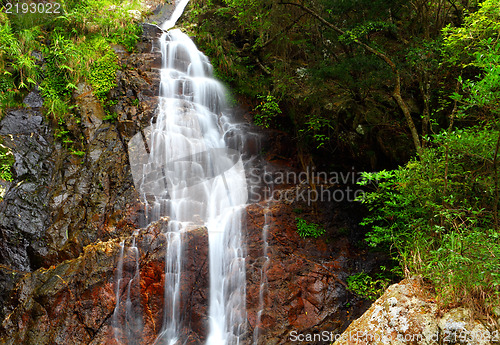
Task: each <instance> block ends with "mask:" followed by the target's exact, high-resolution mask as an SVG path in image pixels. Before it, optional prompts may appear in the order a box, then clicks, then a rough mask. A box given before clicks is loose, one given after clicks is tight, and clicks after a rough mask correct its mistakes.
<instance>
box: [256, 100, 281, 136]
mask: <svg viewBox="0 0 500 345" xmlns="http://www.w3.org/2000/svg"><path fill="white" fill-rule="evenodd" d="M258 98H259V99H260V100H261V101H260V104H259V105H258V106H256V107H255V109H254V110H255V111H257V113H255V115H254V118H253V120H254V122H255V124H256V125H258V126H262V127H264V128H269V127H270V126H271V123H272V122H273V120H274V119H275V117H276V116H278V115H279V114H281V109H280V106H279V104H278V100H277V99H276V97H274V96H271V95H267V96H262V95H260V96H258Z"/></svg>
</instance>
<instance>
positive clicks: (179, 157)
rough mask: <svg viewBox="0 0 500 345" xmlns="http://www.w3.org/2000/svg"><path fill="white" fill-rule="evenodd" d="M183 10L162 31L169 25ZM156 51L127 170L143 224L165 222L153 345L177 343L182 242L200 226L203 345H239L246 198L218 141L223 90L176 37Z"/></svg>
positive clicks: (233, 158) (239, 174) (231, 157)
mask: <svg viewBox="0 0 500 345" xmlns="http://www.w3.org/2000/svg"><path fill="white" fill-rule="evenodd" d="M187 2H188V1H182V2H181V3H180V4H179V5H178V7H177V8H176V10H175V11H174V14H173V16H172V18H171V19H170V20H169V21H167V22H166V23H165V24H164V25H163V26H162V28H163V29H168V28H170V27H172V26H173V25H174V24H175V21H176V20H177V18H178V16H180V14H181V13H182V10H183V8H184V6H185V5H186V4H187ZM179 8H180V10H179ZM160 46H161V52H162V61H163V62H162V64H163V66H162V69H161V83H160V98H159V99H160V101H159V112H158V116H157V117H156V122H155V123H152V124H151V126H150V127H148V129H147V130H146V131H145V132H144V133H143V135H137V136H136V137H134V138H133V139H132V140H131V142H130V143H129V155H130V153H132V154H131V155H130V159H131V166H132V170H133V172H134V171H136V172H137V170H138V169H139V170H140V171H141V172H140V174H138V173H135V174H134V180H135V181H134V182H135V184H136V186H139V188H138V189H139V191H140V193H141V194H142V195H143V199H144V200H145V202H146V204H147V208H148V210H150V211H148V215H147V219H148V222H151V221H155V220H158V219H159V218H160V217H162V216H169V217H170V221H169V225H168V230H167V232H166V233H165V237H166V239H167V251H166V257H165V297H164V298H165V305H164V321H163V326H162V329H161V332H160V335H159V337H158V338H157V340H156V342H155V344H170V345H173V344H176V343H178V342H180V343H182V341H183V337H184V333H183V329H184V325H183V318H182V317H181V315H180V313H181V312H180V310H179V304H180V294H181V292H180V285H181V281H182V267H183V234H185V233H186V232H187V231H189V230H190V229H193V228H197V227H201V226H205V227H206V228H207V229H208V234H209V247H210V248H209V272H210V297H209V315H208V320H209V334H208V336H207V345H224V344H239V343H240V342H241V337H242V335H243V334H244V333H245V327H246V308H245V297H246V292H245V284H246V277H245V259H244V258H245V255H246V254H245V250H244V247H243V245H242V243H243V241H242V224H243V223H244V219H243V210H244V208H245V204H246V202H247V198H248V190H247V184H246V176H245V171H244V168H243V163H242V159H241V155H240V154H239V153H238V152H237V151H235V150H232V149H229V148H227V145H226V143H225V141H224V134H225V132H224V129H226V130H227V129H228V128H230V127H231V125H230V124H229V122H228V116H227V115H226V104H225V97H224V95H225V90H224V88H223V86H222V85H221V84H220V83H219V82H218V81H216V80H215V79H213V78H212V67H211V65H210V63H209V61H208V58H207V57H206V56H205V55H203V54H202V53H201V52H200V51H198V49H197V48H196V46H195V45H194V43H193V42H192V41H191V39H190V38H189V37H188V36H187V35H185V34H184V33H182V32H181V31H180V30H178V29H175V30H170V31H168V32H165V33H163V35H162V36H161V38H160ZM143 141H145V142H146V143H147V144H146V143H143ZM141 144H142V145H141ZM141 147H142V149H141ZM145 151H147V154H146V152H145Z"/></svg>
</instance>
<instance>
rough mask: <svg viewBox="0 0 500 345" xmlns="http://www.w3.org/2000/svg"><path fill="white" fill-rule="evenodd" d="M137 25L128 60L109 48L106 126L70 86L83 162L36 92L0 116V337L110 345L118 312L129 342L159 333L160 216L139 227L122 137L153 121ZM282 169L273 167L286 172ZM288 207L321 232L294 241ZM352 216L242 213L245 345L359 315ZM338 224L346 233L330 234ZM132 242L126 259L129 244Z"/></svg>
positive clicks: (264, 209) (191, 258)
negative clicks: (7, 174) (1, 179)
mask: <svg viewBox="0 0 500 345" xmlns="http://www.w3.org/2000/svg"><path fill="white" fill-rule="evenodd" d="M161 13H162V12H160V14H159V15H162V14H161ZM143 28H144V30H143V32H144V33H143V37H142V40H141V42H140V43H139V44H138V46H137V49H136V52H134V53H127V52H126V51H125V50H124V49H122V48H121V47H119V46H116V47H115V51H116V53H117V54H118V56H119V58H120V64H121V65H122V66H126V68H122V69H121V70H119V71H118V75H117V80H116V83H117V86H116V87H115V88H114V89H113V90H112V91H111V94H110V98H111V99H112V100H113V103H114V105H113V106H112V107H113V108H112V109H111V111H112V112H115V113H116V114H117V119H116V120H115V121H110V120H106V119H105V113H104V110H103V107H102V105H101V103H100V102H99V101H98V100H97V99H96V97H94V96H93V94H92V89H91V88H90V86H89V85H86V84H80V85H78V89H77V90H76V91H75V93H74V95H73V101H74V102H75V104H76V105H78V111H79V113H80V114H79V115H80V117H81V119H82V121H81V123H80V124H79V123H68V124H67V126H68V129H69V130H71V131H73V132H74V133H77V134H79V135H81V137H82V138H83V140H82V143H81V145H82V149H83V151H84V153H85V155H83V156H77V155H73V154H71V153H69V152H68V150H66V149H64V147H63V146H62V144H61V143H60V142H58V141H57V140H54V139H53V125H52V124H51V123H49V122H48V121H47V120H46V119H45V117H44V116H43V114H42V113H43V111H42V110H43V99H42V98H41V97H40V95H39V94H38V92H37V91H36V90H33V92H31V93H30V94H29V95H28V96H27V97H26V99H25V102H24V103H25V104H26V107H24V108H22V109H11V110H9V111H7V113H6V116H5V117H4V118H3V119H2V120H1V122H0V135H1V136H2V138H3V145H5V146H6V147H8V148H10V149H11V151H12V152H13V154H14V157H15V164H14V168H13V169H14V180H13V181H12V182H10V183H7V182H5V183H4V185H5V187H6V192H5V195H4V198H3V201H2V202H1V203H0V236H1V237H2V241H1V242H0V291H1V293H0V304H1V305H2V307H1V309H0V320H3V321H1V324H0V343H3V344H30V345H33V344H37V345H42V344H47V345H48V344H50V345H52V344H68V343H71V344H115V343H117V339H120V338H122V336H123V335H124V334H123V332H126V330H127V326H126V325H127V324H128V323H129V322H130V320H129V317H130V315H132V314H133V315H134V317H135V318H136V319H137V320H136V321H137V323H136V324H137V325H139V326H138V328H137V329H134V330H133V331H134V333H133V334H132V337H131V338H130V339H129V341H128V343H129V344H151V343H153V342H154V339H156V337H157V336H158V333H159V332H161V325H162V319H163V303H164V300H163V291H164V288H165V282H164V280H165V276H164V266H165V250H166V245H165V243H166V240H165V237H164V235H163V234H162V229H164V227H165V226H166V224H167V223H168V219H162V220H160V221H158V222H156V223H154V224H151V225H149V226H148V227H146V224H145V222H144V211H145V205H144V204H143V203H141V201H140V198H139V195H138V193H137V192H136V190H135V188H134V185H133V179H132V175H131V171H130V164H129V159H128V151H127V145H128V141H129V140H130V138H131V137H132V136H133V135H135V134H136V133H138V132H140V131H141V129H142V128H145V127H147V126H148V125H149V124H150V121H151V120H152V119H154V116H155V111H156V107H157V103H158V101H157V95H158V93H159V90H158V89H159V68H160V65H161V56H160V53H159V51H158V46H157V41H156V40H157V37H158V35H159V34H160V30H159V29H158V28H157V27H156V26H154V25H148V24H145V25H144V26H143ZM243 112H244V111H243ZM280 135H281V134H280ZM274 137H277V136H274ZM252 140H253V141H252V142H251V143H249V144H248V146H247V147H248V150H249V151H253V152H252V153H257V151H259V149H257V147H259V146H258V145H257V144H256V143H255V142H256V137H255V136H254V137H253V139H252ZM280 141H281V142H282V141H283V140H281V139H272V138H271V139H270V140H268V142H269V143H273V142H280ZM285 146H286V145H283V149H284V150H289V147H285ZM266 149H267V150H268V151H269V152H272V151H273V150H276V148H270V147H267V148H266ZM278 153H279V152H278ZM280 163H283V160H282V159H281V162H280ZM284 163H285V164H284V165H283V164H282V165H281V166H279V167H278V168H279V169H287V167H286V166H287V165H288V166H290V165H293V164H291V163H290V162H286V161H285V162H284ZM262 164H267V163H262ZM301 188H306V187H304V186H303V187H301ZM297 209H301V210H302V211H301V212H304V216H307V215H312V214H313V213H314V214H316V215H318V214H320V216H319V217H320V218H321V220H322V221H323V222H324V224H325V226H326V227H327V232H326V234H325V235H324V236H323V237H321V238H318V239H303V238H301V237H299V235H298V234H297V232H296V225H295V217H296V210H297ZM352 209H353V206H352V205H350V204H345V203H334V202H328V203H320V204H318V205H316V208H313V207H311V206H310V205H307V204H305V203H304V202H298V201H297V202H293V203H290V202H283V201H275V202H272V203H270V204H266V203H255V204H253V205H250V206H249V207H248V208H247V230H246V237H245V238H246V247H247V258H246V264H247V312H248V327H247V333H246V343H248V344H250V343H252V342H253V341H254V338H258V339H259V342H258V343H259V344H287V343H289V342H290V332H292V331H297V332H317V331H323V330H329V331H336V332H341V331H343V330H344V329H345V328H346V327H347V325H348V324H349V323H350V321H351V320H352V319H353V318H355V317H357V316H359V315H360V313H361V312H362V311H364V310H365V309H366V307H367V306H368V305H367V303H366V301H363V300H360V299H358V298H357V297H355V296H354V295H353V294H351V293H350V292H349V291H348V290H347V288H346V283H345V278H346V277H347V275H348V272H353V271H358V270H360V269H361V268H363V269H368V270H369V269H370V268H371V263H372V262H373V260H372V259H373V258H372V257H371V256H370V255H369V254H367V253H366V252H365V251H364V250H363V249H360V248H359V247H358V246H357V245H356V243H357V241H358V240H359V229H358V228H357V225H355V224H356V220H357V218H359V214H357V215H355V213H356V211H354V212H352ZM266 214H267V221H268V224H269V229H268V233H267V241H266V242H267V245H268V247H267V250H266V252H264V249H263V248H264V247H265V243H264V238H263V228H264V226H265V224H266V222H265V215H266ZM346 228H347V229H349V232H347V233H346V232H345V231H344V232H342V233H341V231H340V229H346ZM184 236H185V239H184V242H185V250H186V251H187V255H186V257H187V258H188V260H187V261H186V262H185V263H184V270H185V272H186V273H185V274H184V276H183V281H182V289H181V310H182V311H183V313H182V315H183V318H184V324H185V329H184V330H183V332H185V333H186V335H187V338H188V339H189V343H190V344H201V343H203V341H204V340H205V337H206V335H207V327H208V326H207V325H208V320H207V303H208V302H207V300H208V290H207V286H208V283H207V282H208V266H207V255H208V254H207V241H208V238H207V233H206V230H205V229H204V228H200V229H193V230H191V231H189V232H187V233H186V234H185V235H184ZM134 239H135V242H134V243H135V244H136V246H137V251H138V254H137V256H136V255H135V252H133V250H132V249H131V248H132V247H131V246H132V242H133V241H134ZM265 254H267V255H265ZM121 257H122V258H123V263H122V267H121V270H122V278H121V281H119V280H118V266H119V264H118V262H119V260H120V258H121ZM137 258H138V259H137ZM367 258H368V260H367ZM137 265H138V267H139V271H138V272H137V269H136V267H137ZM262 271H264V272H265V275H264V278H265V279H264V280H263V276H262ZM136 277H139V279H136ZM132 281H133V282H134V284H132V283H131V284H129V283H130V282H132ZM118 301H120V304H119V305H118V307H117V303H118ZM127 303H129V305H124V304H127ZM127 308H129V309H127ZM130 308H131V309H130ZM117 310H118V312H117ZM123 310H130V312H128V314H127V313H123V312H120V311H123ZM319 343H322V342H319Z"/></svg>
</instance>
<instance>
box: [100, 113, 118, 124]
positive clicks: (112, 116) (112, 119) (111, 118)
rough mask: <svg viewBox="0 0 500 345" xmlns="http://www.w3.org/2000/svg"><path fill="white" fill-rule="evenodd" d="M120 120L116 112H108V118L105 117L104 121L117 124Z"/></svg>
mask: <svg viewBox="0 0 500 345" xmlns="http://www.w3.org/2000/svg"><path fill="white" fill-rule="evenodd" d="M117 119H118V114H117V113H115V112H109V111H106V116H104V118H103V120H104V121H110V122H115V121H116V120H117Z"/></svg>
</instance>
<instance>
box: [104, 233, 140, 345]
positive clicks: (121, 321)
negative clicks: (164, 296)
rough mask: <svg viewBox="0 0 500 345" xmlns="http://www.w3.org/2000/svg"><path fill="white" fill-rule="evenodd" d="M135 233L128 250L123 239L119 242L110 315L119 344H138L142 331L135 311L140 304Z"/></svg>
mask: <svg viewBox="0 0 500 345" xmlns="http://www.w3.org/2000/svg"><path fill="white" fill-rule="evenodd" d="M136 235H137V233H134V235H133V238H132V243H131V245H130V247H129V248H128V250H126V247H125V241H122V242H121V243H120V257H119V259H118V266H117V270H116V288H115V297H116V305H115V310H114V312H113V315H112V317H111V325H112V327H113V333H114V338H115V340H116V341H117V342H118V343H119V344H124V343H126V344H129V345H133V344H139V343H140V333H141V331H142V320H141V317H140V316H139V315H140V313H138V311H137V310H138V309H140V305H139V303H138V301H137V299H136V297H137V296H139V290H140V275H139V249H138V248H137V246H136V238H135V237H136ZM126 252H127V254H128V253H130V254H131V255H128V256H129V257H130V256H131V257H132V258H127V255H126ZM130 260H133V264H132V265H127V266H128V267H129V269H128V270H129V271H130V272H126V271H127V269H124V263H125V262H126V261H130ZM127 276H128V279H129V280H128V282H127V283H126V285H124V284H122V283H123V282H124V279H125V278H126V277H127ZM123 288H125V300H124V303H122V302H123V301H122V298H121V296H122V293H123ZM123 304H124V305H123Z"/></svg>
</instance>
